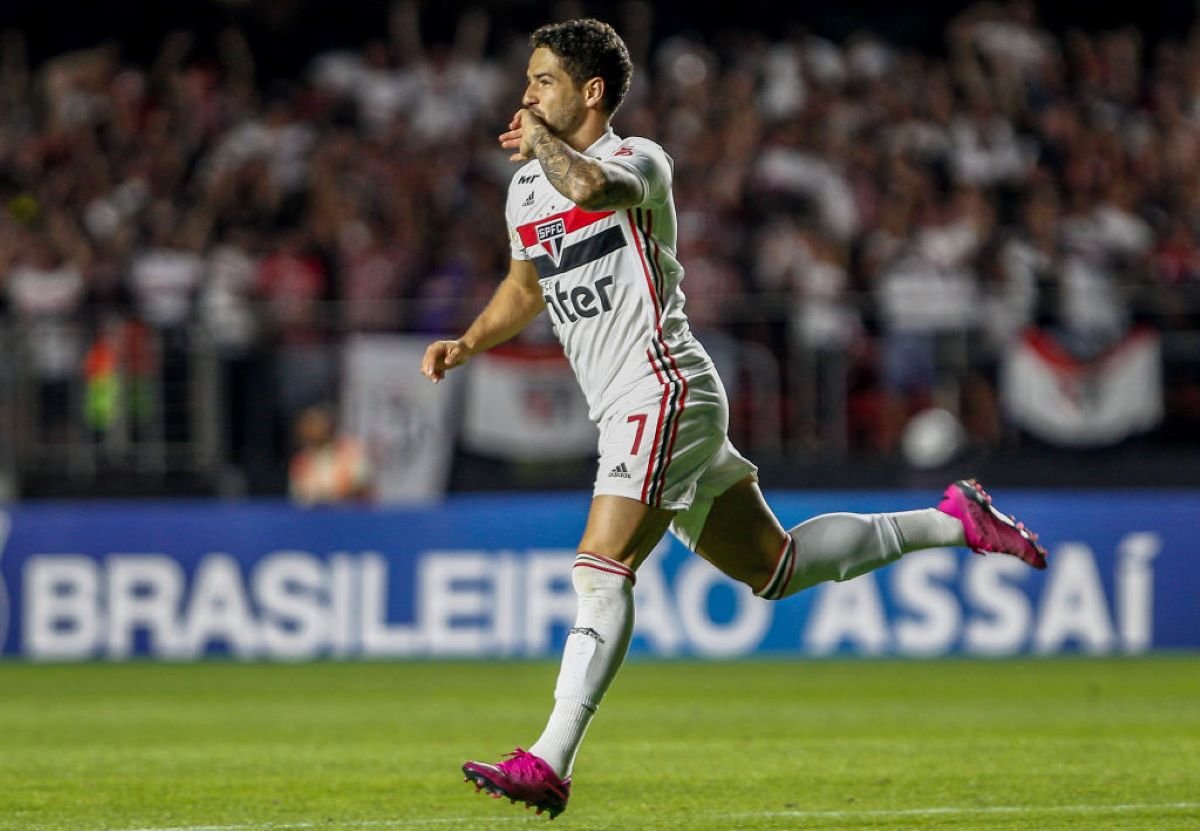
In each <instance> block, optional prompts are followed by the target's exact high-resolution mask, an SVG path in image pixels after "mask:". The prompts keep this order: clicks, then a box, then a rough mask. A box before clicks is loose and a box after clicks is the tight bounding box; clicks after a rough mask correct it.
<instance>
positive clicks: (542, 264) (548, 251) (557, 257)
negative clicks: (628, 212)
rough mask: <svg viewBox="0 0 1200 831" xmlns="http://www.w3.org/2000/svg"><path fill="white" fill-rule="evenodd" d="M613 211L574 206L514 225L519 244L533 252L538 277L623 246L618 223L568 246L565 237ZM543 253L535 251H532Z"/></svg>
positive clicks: (585, 261)
mask: <svg viewBox="0 0 1200 831" xmlns="http://www.w3.org/2000/svg"><path fill="white" fill-rule="evenodd" d="M614 213H615V212H614V211H585V210H583V209H582V208H579V207H575V208H571V209H570V210H569V211H563V212H561V213H557V214H552V215H550V216H547V217H543V218H541V219H537V220H534V221H533V222H527V223H526V224H524V225H521V226H518V227H517V233H518V234H520V236H521V244H522V245H524V246H525V250H526V251H527V252H529V253H530V254H533V257H532V260H533V264H534V267H536V268H537V272H538V277H539V278H542V279H545V278H547V277H553V276H554V275H556V274H562V273H563V272H566V271H571V270H572V269H576V268H579V267H581V266H585V265H587V264H588V263H591V262H595V261H596V260H598V259H600V258H601V257H606V256H608V255H609V254H612V253H613V252H614V251H620V250H621V249H622V248H624V247H625V235H624V234H623V233H622V232H621V228H620V227H619V226H618V225H613V226H612V227H611V228H606V229H604V230H603V231H600V232H599V233H596V234H592V235H591V236H590V237H587V238H585V239H582V240H579V241H578V242H575V243H572V244H570V245H568V244H567V243H566V238H567V236H568V235H569V234H572V233H574V232H575V231H579V230H582V229H583V228H587V227H588V226H589V225H593V224H595V223H597V222H599V221H601V220H603V219H607V218H608V217H610V216H612V215H613V214H614ZM538 251H540V252H544V253H535V252H538Z"/></svg>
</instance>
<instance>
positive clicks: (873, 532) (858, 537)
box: [757, 508, 964, 600]
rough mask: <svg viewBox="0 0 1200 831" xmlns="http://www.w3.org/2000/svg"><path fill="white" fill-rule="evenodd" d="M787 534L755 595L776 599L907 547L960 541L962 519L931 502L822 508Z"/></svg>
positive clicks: (863, 569) (844, 576)
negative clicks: (868, 509) (881, 508)
mask: <svg viewBox="0 0 1200 831" xmlns="http://www.w3.org/2000/svg"><path fill="white" fill-rule="evenodd" d="M788 538H789V540H788V543H787V544H786V545H785V546H784V549H783V552H782V553H781V555H780V557H779V564H778V565H777V566H776V567H775V573H774V574H773V575H772V576H771V579H770V581H769V582H768V583H767V585H765V586H763V587H762V589H760V590H759V591H758V592H757V594H758V596H759V597H765V598H766V599H768V600H778V599H780V598H782V597H788V596H789V595H793V594H795V593H796V592H798V591H802V590H803V589H807V588H810V587H812V586H815V585H817V584H818V583H823V582H825V581H826V580H838V581H841V580H849V579H851V578H853V577H857V576H858V575H860V574H866V573H867V572H868V571H872V570H874V569H877V568H879V567H880V566H882V565H887V564H888V563H890V562H892V561H893V560H896V559H899V558H900V556H901V555H903V554H907V553H908V552H910V551H918V550H920V549H922V548H934V547H937V546H951V545H963V544H964V540H963V529H962V524H961V523H960V522H959V521H958V520H957V519H955V518H954V517H952V516H949V515H948V514H944V513H942V512H941V511H939V510H937V509H935V508H925V509H923V510H920V511H903V512H899V513H891V514H843V513H839V514H822V515H821V516H818V517H813V518H812V519H810V520H808V521H806V522H802V523H800V524H799V525H797V526H796V527H795V528H793V529H791V530H790V531H788Z"/></svg>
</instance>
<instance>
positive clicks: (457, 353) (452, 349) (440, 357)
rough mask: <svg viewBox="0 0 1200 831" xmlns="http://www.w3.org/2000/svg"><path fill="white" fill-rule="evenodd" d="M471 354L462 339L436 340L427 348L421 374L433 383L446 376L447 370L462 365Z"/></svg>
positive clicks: (422, 361)
mask: <svg viewBox="0 0 1200 831" xmlns="http://www.w3.org/2000/svg"><path fill="white" fill-rule="evenodd" d="M470 357H471V354H470V353H469V352H468V351H467V347H466V346H464V345H463V342H462V341H460V340H436V341H434V342H433V343H431V344H429V348H427V349H426V350H425V357H424V358H423V359H422V360H421V374H422V375H424V376H425V377H426V378H428V379H429V380H430V381H432V382H433V383H435V384H436V383H437V382H438V381H440V380H442V379H443V378H445V377H446V370H448V369H454V368H455V367H456V366H462V365H463V364H465V363H466V362H467V359H468V358H470Z"/></svg>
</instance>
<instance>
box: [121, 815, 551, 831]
mask: <svg viewBox="0 0 1200 831" xmlns="http://www.w3.org/2000/svg"><path fill="white" fill-rule="evenodd" d="M473 819H475V817H430V818H427V819H358V820H346V821H344V822H338V821H336V820H329V821H321V822H313V821H311V820H310V821H307V822H248V823H242V824H239V825H177V826H170V827H159V826H155V827H152V828H122V829H109V831H303V829H305V828H331V827H332V828H420V827H422V826H426V825H461V824H462V823H464V822H471V821H472V820H473ZM538 819H539V820H540V819H541V817H538ZM487 821H488V823H489V824H490V823H493V822H530V821H532V817H512V816H510V817H495V818H488V820H487Z"/></svg>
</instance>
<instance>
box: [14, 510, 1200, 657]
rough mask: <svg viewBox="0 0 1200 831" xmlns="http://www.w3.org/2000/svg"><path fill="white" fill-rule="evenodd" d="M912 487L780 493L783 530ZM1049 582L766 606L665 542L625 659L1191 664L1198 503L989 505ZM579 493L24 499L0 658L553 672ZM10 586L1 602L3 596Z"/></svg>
mask: <svg viewBox="0 0 1200 831" xmlns="http://www.w3.org/2000/svg"><path fill="white" fill-rule="evenodd" d="M925 496H926V498H921V497H918V496H914V495H912V494H909V493H903V494H900V493H896V494H883V493H878V494H837V495H832V494H819V495H795V494H789V495H781V496H777V497H776V498H774V499H773V500H772V502H773V504H774V505H775V507H776V509H777V510H778V512H779V513H780V516H781V518H782V519H783V520H784V521H785V522H788V523H794V522H798V521H800V520H801V519H804V518H806V517H809V516H812V515H814V514H817V513H822V512H827V511H831V510H851V511H874V510H884V509H907V508H914V507H920V506H921V505H923V504H927V503H928V501H929V499H931V498H933V495H932V494H929V495H925ZM1000 497H1001V498H1002V499H1003V502H1004V507H1005V508H1006V509H1007V510H1013V511H1015V512H1016V513H1018V514H1019V515H1021V516H1022V517H1024V518H1026V519H1027V520H1028V521H1029V522H1030V524H1031V525H1032V526H1033V527H1035V528H1037V529H1038V530H1040V531H1041V532H1042V539H1043V540H1044V541H1045V542H1046V543H1047V544H1048V547H1049V549H1050V568H1049V569H1048V570H1047V571H1045V572H1035V571H1033V570H1031V569H1029V568H1028V567H1026V566H1024V565H1023V564H1022V563H1020V562H1018V561H1017V560H1015V559H1013V558H1011V557H1004V556H989V557H979V556H975V555H972V554H969V553H966V552H963V551H958V550H948V549H938V550H932V551H926V552H921V553H917V554H912V555H909V556H907V557H904V558H903V559H901V560H900V561H898V562H897V563H894V564H893V565H891V566H889V567H887V568H886V569H882V570H880V571H877V572H874V573H871V574H867V575H864V576H862V577H859V578H857V579H855V580H852V581H849V582H846V583H831V584H826V585H823V586H821V587H819V588H816V589H814V590H811V591H808V592H804V593H802V594H800V595H797V596H795V597H792V598H789V599H787V600H785V601H782V602H779V603H774V604H773V603H770V602H767V601H763V600H759V599H758V598H756V597H754V596H753V595H752V594H751V593H750V591H749V590H748V589H746V588H745V587H743V586H740V585H736V584H733V583H731V582H730V581H728V580H727V579H726V578H724V577H723V576H722V575H721V574H719V573H718V572H717V571H716V570H714V569H713V568H712V567H711V566H710V565H708V564H707V563H705V562H704V561H703V560H701V559H700V558H698V557H696V556H695V555H693V554H690V553H688V552H687V551H686V550H684V549H683V548H682V547H681V546H680V545H679V544H678V543H677V542H673V541H672V542H668V543H667V544H664V545H663V546H662V547H661V548H660V550H658V551H656V552H655V553H654V554H653V555H652V556H651V557H650V559H649V560H648V561H647V562H646V564H645V565H644V566H643V567H642V569H641V571H639V573H638V583H637V588H636V590H635V597H636V600H637V605H638V608H637V628H636V630H635V636H634V642H633V647H632V648H633V651H634V652H635V653H640V654H643V655H653V656H708V657H719V658H730V657H740V656H749V655H756V654H774V653H782V654H795V655H797V656H800V655H831V654H840V653H851V654H859V655H903V656H935V655H944V654H948V653H964V654H969V655H1012V654H1027V653H1035V654H1056V653H1062V652H1083V653H1089V654H1113V653H1140V652H1144V651H1146V650H1150V649H1161V648H1179V647H1186V648H1191V649H1195V648H1197V647H1200V603H1197V602H1196V598H1197V597H1200V567H1198V566H1197V563H1198V562H1200V558H1198V557H1197V553H1198V552H1197V550H1196V549H1197V547H1198V546H1200V543H1198V542H1197V539H1196V533H1195V532H1196V528H1198V527H1200V492H1186V493H1181V492H1171V493H1162V494H1152V493H1141V492H1138V493H1117V494H1109V493H1105V494H1086V493H1036V492H1015V493H1014V492H1006V493H1002V494H1000ZM587 503H588V497H587V495H585V494H555V495H541V496H539V495H534V496H520V497H517V496H509V497H494V498H484V497H476V498H464V497H456V498H452V499H450V500H449V501H447V502H446V503H445V504H444V505H442V506H439V507H436V508H427V509H417V508H412V509H392V510H382V509H377V510H367V509H352V510H350V509H348V510H341V509H328V510H311V511H303V510H298V509H293V508H291V507H289V506H287V505H284V504H276V503H269V504H262V503H258V504H243V505H223V504H219V503H194V504H178V503H170V504H166V503H163V504H155V503H152V504H142V503H138V504H127V505H120V504H117V505H114V504H111V503H103V504H62V505H49V504H32V505H19V506H16V507H13V508H11V509H10V510H9V511H8V512H7V513H3V512H0V577H2V578H3V579H2V580H0V601H3V602H2V603H0V644H2V645H3V649H4V652H5V653H6V654H8V655H13V656H21V657H23V658H26V659H32V660H88V659H97V658H99V659H105V660H125V659H128V658H131V657H134V656H149V657H154V658H163V659H172V660H190V659H195V658H199V657H202V656H207V655H232V656H235V657H237V658H241V659H276V660H294V659H309V658H319V657H334V658H351V657H367V658H410V657H428V656H436V657H442V656H457V657H479V658H498V657H514V656H522V657H524V656H535V657H553V656H557V654H558V651H559V649H560V648H561V644H562V641H563V639H564V638H565V633H566V629H567V628H568V627H569V625H570V623H571V620H572V617H573V614H574V608H575V598H574V594H573V591H572V588H571V583H570V571H571V563H572V560H573V558H574V545H575V542H576V540H577V538H578V536H579V534H580V532H581V531H582V530H583V521H584V515H585V510H586V508H587ZM5 587H7V590H5Z"/></svg>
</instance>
